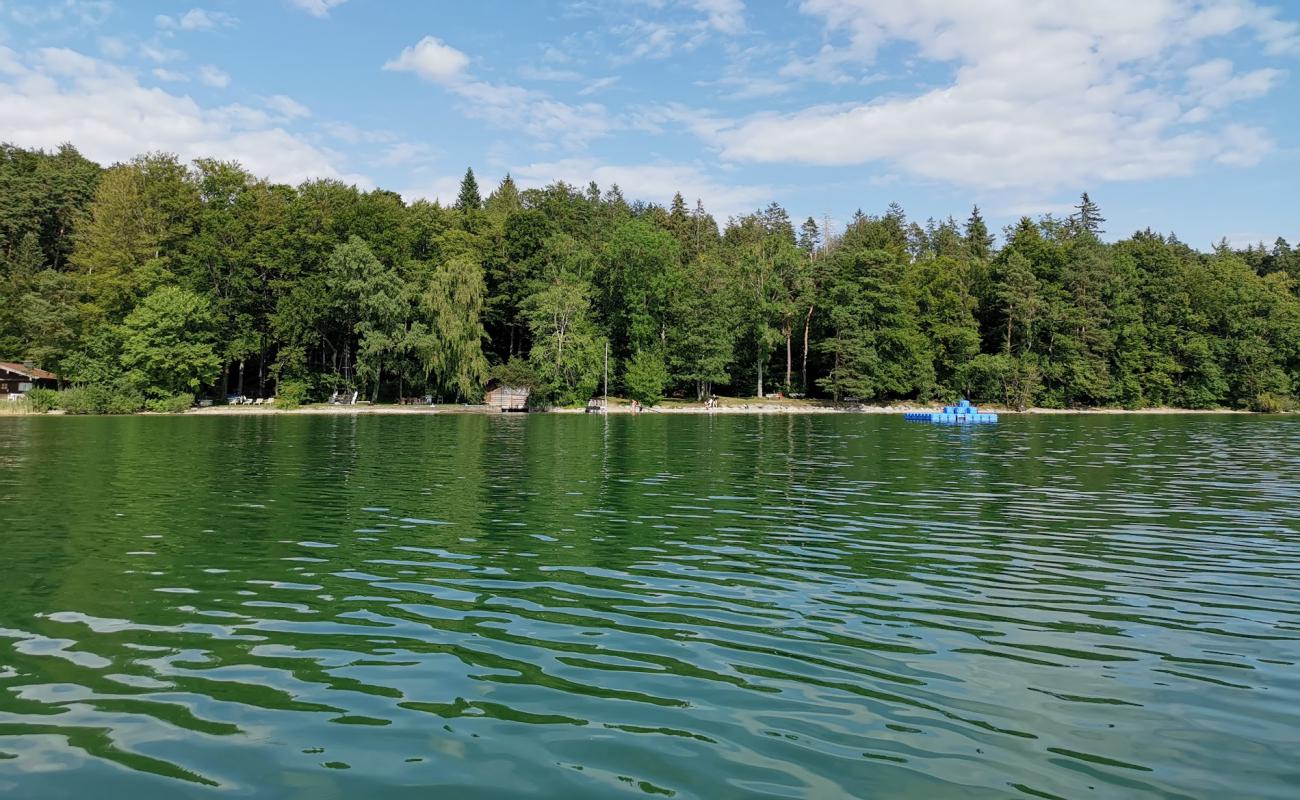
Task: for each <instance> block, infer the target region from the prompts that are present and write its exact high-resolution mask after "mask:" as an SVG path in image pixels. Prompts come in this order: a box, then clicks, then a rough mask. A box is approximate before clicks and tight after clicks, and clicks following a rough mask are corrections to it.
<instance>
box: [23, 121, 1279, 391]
mask: <svg viewBox="0 0 1300 800" xmlns="http://www.w3.org/2000/svg"><path fill="white" fill-rule="evenodd" d="M963 216H965V217H966V218H965V219H964V221H962V222H958V221H956V220H954V219H953V218H951V217H949V218H948V219H946V220H942V221H935V220H928V221H926V222H925V223H918V222H915V221H910V220H908V219H907V217H906V215H905V214H904V211H903V209H902V208H900V207H899V206H898V205H896V204H895V205H890V206H888V208H886V209H885V210H884V211H883V213H882V214H880V215H879V216H874V215H870V214H864V213H862V212H860V211H859V212H858V213H857V214H856V215H855V216H854V217H853V218H852V220H850V221H849V222H848V224H847V225H845V226H843V229H841V230H832V229H831V228H830V226H829V225H827V224H826V223H824V222H819V221H818V220H814V219H807V220H805V221H803V222H797V221H795V220H792V219H791V218H790V216H789V215H788V214H787V213H786V211H785V210H784V209H782V208H781V207H780V206H779V205H777V204H775V203H773V204H772V205H770V206H768V207H767V208H766V209H763V210H760V211H756V212H755V213H752V214H748V215H745V216H742V217H740V218H733V219H729V220H727V222H726V224H725V226H723V227H722V228H721V229H719V226H718V223H717V221H716V220H715V219H714V218H713V217H712V216H710V215H709V213H708V212H707V211H706V210H705V208H704V206H703V205H702V204H701V203H700V202H699V201H697V202H696V203H695V204H694V205H693V206H691V205H688V204H687V203H686V202H685V200H684V198H682V197H681V196H680V195H678V196H677V197H675V198H674V199H673V201H672V203H671V205H670V206H669V207H667V208H664V207H661V206H658V205H652V204H646V203H643V202H637V201H629V200H627V199H626V198H624V197H623V195H622V194H621V192H620V191H619V189H618V187H617V186H611V187H607V188H606V189H605V190H604V191H602V190H601V188H600V187H598V186H596V185H595V184H594V183H593V184H591V185H589V186H587V187H586V188H577V187H573V186H568V185H566V184H563V183H556V184H553V185H551V186H548V187H546V188H544V189H528V190H523V191H521V190H520V189H519V188H518V187H517V186H516V185H515V183H514V182H513V181H512V180H511V179H510V178H509V177H507V178H506V179H505V180H503V181H502V182H501V183H500V185H499V186H497V187H495V189H493V190H492V191H491V192H490V193H488V194H487V196H486V198H484V197H483V195H482V192H481V191H480V188H479V187H478V185H477V183H476V181H475V178H474V174H473V172H472V171H469V172H466V174H465V178H464V181H463V182H462V184H461V188H460V193H459V196H458V197H457V199H456V202H455V204H454V205H450V206H443V205H440V204H438V203H429V202H424V201H418V202H414V203H405V202H403V200H402V198H401V197H400V196H398V195H397V194H395V193H393V192H388V191H383V190H375V191H361V190H358V189H357V188H356V187H355V186H348V185H345V184H343V183H339V182H337V181H331V180H318V181H310V182H307V183H304V184H302V185H300V186H297V187H293V186H286V185H280V184H275V183H270V182H267V181H265V180H260V179H258V178H256V177H254V176H252V175H250V174H248V173H247V172H245V171H244V170H243V169H241V168H240V166H239V165H238V164H234V163H228V162H221V161H212V160H199V161H196V162H194V163H193V164H185V163H182V162H181V161H180V160H178V159H177V158H176V157H175V156H172V155H167V154H148V155H143V156H140V157H138V158H136V159H134V160H132V161H131V162H129V163H124V164H116V165H113V166H111V167H109V168H101V167H100V166H99V165H97V164H95V163H93V162H91V161H89V160H87V159H85V158H84V157H82V156H81V155H80V154H79V153H78V152H77V150H76V149H75V148H73V147H72V146H70V145H65V146H62V147H60V148H59V149H58V150H57V151H54V152H45V151H39V150H26V149H21V148H17V147H12V146H0V360H11V361H30V362H33V363H34V364H36V365H38V366H41V367H44V368H46V369H48V370H51V371H53V372H56V373H57V374H58V375H59V376H60V378H61V380H62V381H63V382H65V383H66V384H68V385H70V386H84V387H96V389H97V391H100V392H101V393H103V392H107V393H110V394H111V395H112V396H114V397H116V398H118V399H119V402H118V406H119V407H120V408H124V409H129V408H131V407H139V406H142V405H144V404H145V403H146V402H162V401H164V400H165V399H167V398H174V397H176V396H185V395H200V396H202V395H208V396H215V397H222V396H225V395H226V394H227V393H231V394H241V395H244V394H246V395H249V396H271V395H276V394H279V395H280V396H281V397H282V398H284V399H286V400H289V401H291V402H297V401H301V400H320V399H323V398H325V397H327V396H328V395H330V394H331V393H332V392H334V391H339V390H343V389H349V390H351V389H355V390H357V391H360V392H361V393H362V395H363V396H364V397H369V398H371V399H374V400H379V401H391V400H394V399H396V398H398V397H403V396H420V395H426V394H427V395H432V396H435V397H437V398H439V399H441V400H443V401H446V402H456V401H467V402H474V401H477V400H478V399H479V398H480V396H481V394H482V391H483V387H484V386H485V384H486V383H487V382H488V381H489V379H490V378H492V377H498V378H501V379H504V380H507V381H510V382H513V383H524V384H527V385H529V386H531V387H532V388H533V390H534V392H533V396H534V398H536V399H537V401H538V402H541V403H554V404H573V403H581V402H585V401H586V400H587V399H588V398H589V397H591V396H592V395H593V394H594V393H596V392H598V391H599V388H598V384H599V382H600V380H601V375H602V369H603V360H604V353H605V348H606V344H608V348H609V354H610V380H611V387H610V390H611V392H612V393H614V392H616V393H620V394H626V395H629V396H633V397H637V398H640V399H642V400H643V401H645V402H650V403H653V402H656V401H657V400H658V399H660V398H661V397H664V396H684V397H692V398H694V397H704V396H706V395H707V394H709V393H712V392H718V393H728V394H735V395H755V394H757V395H763V394H765V393H771V392H777V391H780V392H785V393H787V394H792V395H800V394H803V395H807V396H810V397H824V398H827V399H832V400H860V401H885V400H895V399H919V400H932V399H949V398H953V397H956V396H957V395H964V396H969V397H972V398H974V399H977V400H981V401H985V402H994V403H998V404H1005V405H1008V406H1012V407H1024V406H1030V405H1040V406H1049V407H1084V406H1122V407H1144V406H1157V405H1172V406H1183V407H1190V408H1206V407H1217V406H1229V407H1235V408H1252V409H1265V410H1276V409H1283V408H1289V407H1293V406H1294V405H1295V404H1296V393H1297V391H1298V390H1300V294H1298V290H1297V286H1298V285H1300V249H1296V250H1292V249H1291V247H1290V246H1289V245H1288V244H1287V242H1286V241H1284V240H1281V239H1279V240H1278V241H1277V242H1276V243H1274V244H1273V245H1272V246H1267V247H1266V246H1264V245H1260V246H1258V247H1252V248H1248V249H1245V250H1233V249H1232V248H1230V247H1229V246H1228V245H1227V244H1226V243H1223V244H1221V245H1220V246H1218V247H1217V248H1215V250H1214V252H1212V253H1200V252H1197V251H1196V250H1194V249H1193V248H1191V247H1189V246H1187V245H1186V244H1184V243H1182V242H1180V241H1179V240H1178V239H1177V238H1176V237H1175V236H1173V235H1172V234H1170V235H1161V234H1159V233H1155V232H1152V231H1150V230H1145V231H1139V232H1137V233H1134V234H1133V235H1131V236H1129V237H1128V238H1126V239H1123V240H1121V241H1118V242H1115V243H1113V244H1112V243H1105V242H1103V241H1102V239H1101V238H1100V235H1101V234H1102V233H1104V230H1103V227H1102V226H1103V225H1104V220H1103V218H1102V216H1101V213H1100V211H1099V209H1098V208H1097V206H1096V205H1095V204H1094V203H1093V202H1092V201H1091V200H1090V199H1089V198H1088V196H1087V195H1086V194H1085V195H1083V197H1082V198H1081V200H1080V202H1079V205H1078V206H1077V207H1076V209H1075V211H1074V213H1073V214H1071V215H1070V216H1069V217H1068V218H1065V219H1060V218H1055V217H1052V216H1045V217H1042V218H1040V219H1038V220H1032V219H1029V218H1024V219H1021V220H1020V221H1019V222H1018V223H1017V224H1015V225H1012V226H1010V227H1008V228H1007V229H1006V230H1005V231H1003V235H1002V237H1001V243H1000V244H1001V246H1000V247H999V246H998V244H997V240H996V239H995V237H994V235H993V234H992V233H991V232H990V231H989V230H988V229H987V227H986V225H985V223H984V220H983V219H982V217H981V216H980V213H979V209H978V208H975V209H973V210H972V211H971V212H970V214H969V215H968V216H966V215H963Z"/></svg>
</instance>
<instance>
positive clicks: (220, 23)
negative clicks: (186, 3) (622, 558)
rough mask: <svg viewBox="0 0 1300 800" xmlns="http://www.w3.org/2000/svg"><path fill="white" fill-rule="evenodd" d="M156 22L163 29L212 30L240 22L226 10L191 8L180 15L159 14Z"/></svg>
mask: <svg viewBox="0 0 1300 800" xmlns="http://www.w3.org/2000/svg"><path fill="white" fill-rule="evenodd" d="M154 24H155V25H157V26H158V27H159V28H162V29H163V30H182V31H210V30H215V29H217V28H233V27H235V26H236V25H238V24H239V20H238V19H235V18H234V17H232V16H231V15H229V14H227V13H225V12H224V11H205V10H203V9H201V8H191V9H190V10H189V11H186V12H185V13H184V14H182V15H181V16H179V17H172V16H168V15H167V14H159V15H158V16H156V17H154Z"/></svg>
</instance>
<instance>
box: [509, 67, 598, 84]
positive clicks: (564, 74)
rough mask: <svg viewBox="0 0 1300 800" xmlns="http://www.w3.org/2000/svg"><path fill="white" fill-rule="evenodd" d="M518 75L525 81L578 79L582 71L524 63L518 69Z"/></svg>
mask: <svg viewBox="0 0 1300 800" xmlns="http://www.w3.org/2000/svg"><path fill="white" fill-rule="evenodd" d="M519 77H521V78H523V79H524V80H526V81H580V80H582V73H581V72H578V71H577V70H572V69H556V68H555V67H535V66H532V65H530V64H525V65H524V66H523V67H521V68H520V69H519Z"/></svg>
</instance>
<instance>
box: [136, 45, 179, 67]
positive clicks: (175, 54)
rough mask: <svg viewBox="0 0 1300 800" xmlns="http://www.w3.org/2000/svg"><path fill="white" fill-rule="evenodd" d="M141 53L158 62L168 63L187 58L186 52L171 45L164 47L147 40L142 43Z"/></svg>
mask: <svg viewBox="0 0 1300 800" xmlns="http://www.w3.org/2000/svg"><path fill="white" fill-rule="evenodd" d="M140 55H142V56H144V57H145V58H147V59H149V60H150V61H152V62H154V63H156V64H167V63H169V62H172V61H176V60H179V59H182V58H185V54H184V53H182V52H181V51H180V50H176V49H174V48H171V47H163V46H162V45H160V44H156V43H154V42H145V43H143V44H141V45H140Z"/></svg>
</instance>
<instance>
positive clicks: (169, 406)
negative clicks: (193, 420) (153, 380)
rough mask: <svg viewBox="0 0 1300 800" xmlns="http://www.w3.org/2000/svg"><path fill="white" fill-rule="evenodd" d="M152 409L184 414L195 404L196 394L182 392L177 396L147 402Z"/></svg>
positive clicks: (165, 412)
mask: <svg viewBox="0 0 1300 800" xmlns="http://www.w3.org/2000/svg"><path fill="white" fill-rule="evenodd" d="M146 405H147V406H148V408H149V410H150V411H154V412H157V413H159V414H184V413H185V412H186V411H189V410H190V409H191V408H193V406H194V395H192V394H189V393H187V392H182V393H181V394H178V395H176V396H175V397H162V398H157V399H154V400H150V401H149V402H148V403H147V404H146Z"/></svg>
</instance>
